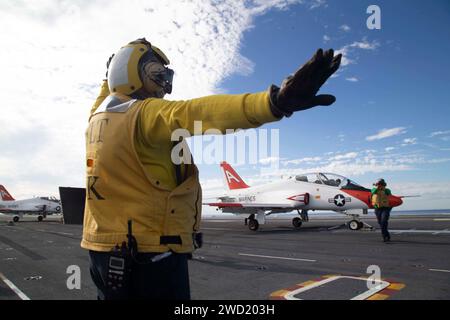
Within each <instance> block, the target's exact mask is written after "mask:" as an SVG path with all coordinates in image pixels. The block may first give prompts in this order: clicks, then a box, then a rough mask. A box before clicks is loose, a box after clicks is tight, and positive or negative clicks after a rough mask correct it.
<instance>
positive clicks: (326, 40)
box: [323, 34, 331, 42]
mask: <svg viewBox="0 0 450 320" xmlns="http://www.w3.org/2000/svg"><path fill="white" fill-rule="evenodd" d="M330 40H331V38H330V37H329V36H327V35H326V34H325V35H324V36H323V41H324V42H328V41H330Z"/></svg>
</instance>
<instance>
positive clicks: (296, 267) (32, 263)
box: [0, 215, 450, 300]
mask: <svg viewBox="0 0 450 320" xmlns="http://www.w3.org/2000/svg"><path fill="white" fill-rule="evenodd" d="M8 219H10V218H9V217H6V216H1V217H0V299H16V300H17V299H32V300H36V299H38V300H39V299H46V300H47V299H50V300H51V299H96V289H95V286H94V284H93V283H92V281H91V278H90V275H89V257H88V253H87V251H85V250H83V249H81V248H80V240H81V232H82V227H81V226H75V225H63V224H61V223H60V217H58V216H49V217H48V218H47V219H46V220H45V221H44V222H37V221H35V217H25V218H24V219H23V221H20V222H18V223H14V224H8V223H7V221H8ZM345 221H346V220H345V219H340V218H317V219H315V218H314V217H311V221H310V222H308V223H304V224H303V226H302V227H301V228H300V229H299V230H295V229H294V228H293V227H292V224H291V220H290V219H289V218H282V217H280V218H277V219H268V220H267V224H266V225H263V226H261V228H260V230H258V231H257V232H253V231H250V230H248V228H247V227H246V226H244V223H243V219H241V218H239V219H205V220H204V221H203V222H202V229H203V232H204V241H205V243H204V246H203V248H202V249H199V250H197V251H196V252H195V253H194V255H193V259H192V260H191V261H190V262H189V268H190V270H189V271H190V277H191V278H190V279H191V293H192V298H193V299H195V300H197V299H202V300H210V299H225V300H228V299H231V300H240V299H245V300H253V299H255V300H267V299H276V300H279V299H312V300H315V299H343V300H347V299H358V298H361V299H393V300H395V299H446V300H447V299H450V216H445V215H436V216H412V217H404V216H397V217H395V216H393V217H392V218H391V220H390V229H391V234H392V242H391V243H383V242H382V238H381V235H380V230H379V229H378V228H377V229H376V230H374V231H368V230H359V231H351V230H349V229H348V228H345V227H342V228H334V227H335V226H337V225H340V224H342V223H344V222H345ZM364 221H365V222H367V223H369V224H371V225H373V226H376V227H377V225H376V221H375V219H373V218H371V217H367V218H365V219H364ZM70 266H79V268H80V271H81V289H72V290H69V289H68V287H67V279H68V277H69V276H70V275H71V274H70V273H67V272H68V268H69V267H70ZM368 268H369V270H368ZM377 268H379V271H380V277H379V279H378V280H376V278H374V271H373V270H377ZM69 271H70V270H69ZM368 271H369V272H368ZM371 276H372V277H371ZM368 277H371V278H370V279H372V280H373V281H372V282H371V283H372V284H374V285H377V284H378V285H379V286H380V287H379V289H380V290H376V288H375V289H374V290H372V291H369V290H370V288H369V286H368V282H367V281H366V279H367V278H368ZM370 279H369V280H370ZM374 279H375V280H374ZM376 281H379V282H376Z"/></svg>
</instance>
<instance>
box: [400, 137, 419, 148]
mask: <svg viewBox="0 0 450 320" xmlns="http://www.w3.org/2000/svg"><path fill="white" fill-rule="evenodd" d="M414 144H417V138H406V139H403V143H402V146H403V147H404V146H410V145H414Z"/></svg>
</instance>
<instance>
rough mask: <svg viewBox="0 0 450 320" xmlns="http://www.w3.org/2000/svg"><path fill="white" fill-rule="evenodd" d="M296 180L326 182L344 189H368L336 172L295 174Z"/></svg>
mask: <svg viewBox="0 0 450 320" xmlns="http://www.w3.org/2000/svg"><path fill="white" fill-rule="evenodd" d="M295 180H296V181H300V182H309V183H315V184H324V185H327V186H332V187H339V188H342V189H351V190H367V189H366V188H364V187H363V186H361V185H359V184H357V183H356V182H354V181H352V180H350V179H348V178H346V177H344V176H341V175H338V174H334V173H323V172H317V173H306V174H300V175H296V176H295Z"/></svg>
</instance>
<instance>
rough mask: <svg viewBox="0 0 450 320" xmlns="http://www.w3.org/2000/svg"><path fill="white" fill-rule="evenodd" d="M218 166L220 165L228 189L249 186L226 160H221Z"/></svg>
mask: <svg viewBox="0 0 450 320" xmlns="http://www.w3.org/2000/svg"><path fill="white" fill-rule="evenodd" d="M220 166H221V167H222V170H223V173H224V175H225V180H226V181H227V184H228V188H229V189H230V190H235V189H245V188H248V187H249V186H248V185H247V184H246V183H245V182H244V180H242V178H241V177H240V176H239V175H238V174H237V173H236V171H234V169H233V168H232V167H231V166H230V165H229V164H228V163H227V162H225V161H223V162H222V163H221V164H220Z"/></svg>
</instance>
